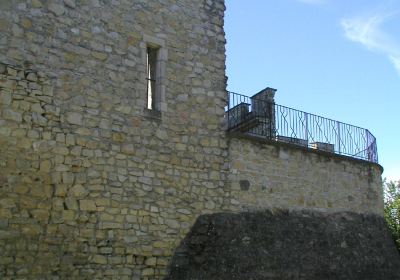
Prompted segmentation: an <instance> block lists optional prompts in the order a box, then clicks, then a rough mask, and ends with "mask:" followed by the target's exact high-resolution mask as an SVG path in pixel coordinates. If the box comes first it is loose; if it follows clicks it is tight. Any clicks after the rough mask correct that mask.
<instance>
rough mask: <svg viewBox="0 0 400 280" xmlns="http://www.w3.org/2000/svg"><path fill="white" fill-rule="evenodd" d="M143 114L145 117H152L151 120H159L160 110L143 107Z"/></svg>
mask: <svg viewBox="0 0 400 280" xmlns="http://www.w3.org/2000/svg"><path fill="white" fill-rule="evenodd" d="M143 115H144V116H145V117H146V118H149V119H153V120H156V121H161V111H157V110H152V109H147V108H145V109H144V110H143Z"/></svg>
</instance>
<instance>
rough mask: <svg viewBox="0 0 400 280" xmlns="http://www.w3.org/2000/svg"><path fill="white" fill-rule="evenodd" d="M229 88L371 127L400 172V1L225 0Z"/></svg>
mask: <svg viewBox="0 0 400 280" xmlns="http://www.w3.org/2000/svg"><path fill="white" fill-rule="evenodd" d="M225 4H226V7H227V11H226V17H225V32H226V37H227V75H228V90H231V91H235V92H239V93H242V94H245V95H249V96H250V95H253V94H254V93H257V92H258V91H259V90H261V89H263V88H265V87H267V86H269V87H273V88H276V89H278V91H277V94H276V99H275V100H276V102H277V103H279V104H282V105H285V106H289V107H293V108H296V109H299V110H303V111H307V112H310V113H314V114H318V115H322V116H325V117H328V118H332V119H335V120H339V121H342V122H347V123H350V124H353V125H356V126H360V127H364V128H367V129H369V130H370V131H371V132H372V134H374V135H375V137H376V138H377V141H378V153H379V162H380V164H381V165H382V166H383V167H384V168H385V172H384V174H383V177H387V178H388V179H391V180H398V179H400V108H399V106H400V1H398V0H347V1H344V0H343V1H338V0H279V1H277V0H246V1H243V0H226V2H225Z"/></svg>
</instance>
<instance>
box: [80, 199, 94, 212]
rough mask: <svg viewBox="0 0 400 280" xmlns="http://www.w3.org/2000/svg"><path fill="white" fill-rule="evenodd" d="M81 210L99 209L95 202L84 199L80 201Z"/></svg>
mask: <svg viewBox="0 0 400 280" xmlns="http://www.w3.org/2000/svg"><path fill="white" fill-rule="evenodd" d="M79 208H80V209H81V210H82V211H96V210H97V207H96V204H95V203H94V201H93V200H88V199H82V200H79Z"/></svg>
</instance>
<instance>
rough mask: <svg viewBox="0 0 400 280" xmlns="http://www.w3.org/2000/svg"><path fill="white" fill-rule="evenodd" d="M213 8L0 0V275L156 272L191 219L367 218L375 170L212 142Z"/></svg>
mask: <svg viewBox="0 0 400 280" xmlns="http://www.w3.org/2000/svg"><path fill="white" fill-rule="evenodd" d="M224 9H225V7H224V1H223V0H215V1H210V0H200V1H198V0H196V1H194V0H181V1H175V0H157V1H156V0H154V1H148V0H135V1H131V0H129V1H128V0H114V1H105V0H90V1H83V0H76V1H75V0H63V1H62V0H47V1H46V0H25V1H23V0H19V1H11V0H2V1H0V278H1V279H50V278H51V279H162V278H163V277H164V275H165V274H166V270H167V266H168V263H169V261H170V258H171V256H172V254H173V252H174V250H175V248H176V247H177V246H178V244H179V243H180V241H181V240H182V239H183V238H184V236H185V235H186V234H187V232H188V231H189V230H190V228H191V226H192V224H193V223H194V221H195V220H196V218H197V217H198V216H200V215H203V214H211V213H218V212H240V211H243V210H249V209H254V208H273V207H284V208H287V207H289V208H290V207H300V208H302V207H305V208H310V209H323V210H329V209H331V210H332V211H341V210H354V211H357V212H363V211H366V212H375V213H378V212H379V211H380V209H381V194H380V192H379V190H378V189H379V183H380V170H379V169H378V168H377V167H376V166H375V165H369V164H366V163H360V162H354V161H348V160H346V159H344V158H342V159H337V158H336V157H334V158H332V157H329V156H327V155H316V154H314V153H308V152H306V151H303V150H297V149H294V148H291V149H289V148H284V147H281V148H278V147H276V146H271V145H267V144H265V143H264V144H260V143H258V142H252V141H249V140H243V139H239V138H235V137H234V138H231V137H227V136H226V135H225V128H226V124H225V123H224V107H225V104H226V91H225V88H226V78H225V38H224V31H223V14H224ZM147 44H156V45H158V46H160V47H161V48H162V63H163V67H162V68H163V69H162V83H161V86H162V90H161V99H160V102H161V104H160V111H154V110H148V109H146V80H145V77H146V75H145V72H146V65H145V63H146V59H145V58H146V57H145V54H146V46H147ZM304 162H306V163H307V165H304V166H302V165H303V163H304ZM306 167H307V168H306ZM328 175H329V176H328ZM337 175H340V176H342V177H341V178H337ZM294 190H296V191H294ZM297 190H298V191H297ZM338 190H339V192H338ZM352 205H354V206H352Z"/></svg>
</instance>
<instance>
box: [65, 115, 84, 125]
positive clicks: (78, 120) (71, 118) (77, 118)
mask: <svg viewBox="0 0 400 280" xmlns="http://www.w3.org/2000/svg"><path fill="white" fill-rule="evenodd" d="M67 122H68V123H70V124H76V125H82V122H83V116H82V114H81V113H77V112H69V113H67Z"/></svg>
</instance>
